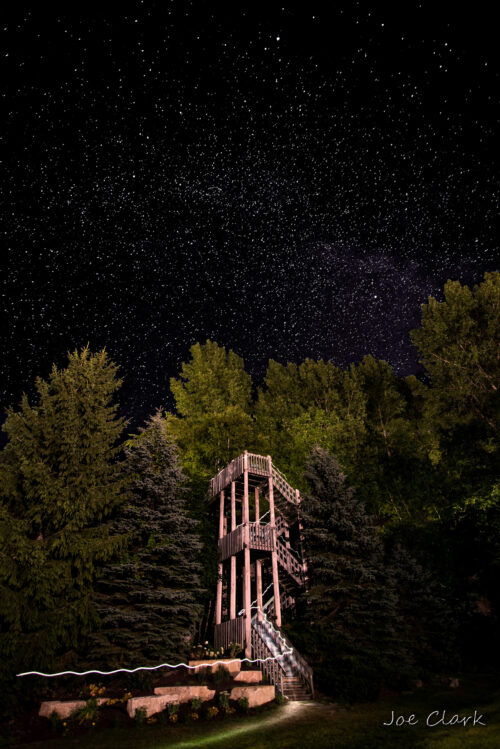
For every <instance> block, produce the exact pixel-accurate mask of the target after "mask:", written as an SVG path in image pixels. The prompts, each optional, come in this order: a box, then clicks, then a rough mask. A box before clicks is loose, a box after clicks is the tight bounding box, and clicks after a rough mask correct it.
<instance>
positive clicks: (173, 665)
mask: <svg viewBox="0 0 500 749" xmlns="http://www.w3.org/2000/svg"><path fill="white" fill-rule="evenodd" d="M269 587H271V586H268V588H266V591H267V590H268V589H269ZM251 608H252V609H258V606H252V607H251ZM242 611H244V609H243V610H242ZM240 614H241V612H240ZM262 615H263V617H264V619H265V620H266V623H267V624H268V625H269V626H270V627H271V628H272V630H273V632H274V633H275V634H276V635H277V636H278V638H279V639H280V640H281V642H282V643H283V645H284V647H285V648H286V650H285V651H284V652H283V653H280V654H279V655H273V656H268V657H267V658H232V659H230V660H228V659H224V660H218V661H210V662H209V663H197V664H196V666H190V665H189V664H188V663H160V664H159V665H158V666H137V668H115V669H113V670H112V671H100V670H99V669H89V670H88V671H58V672H57V673H54V674H48V673H45V672H43V671H23V672H22V673H20V674H16V676H18V677H21V676H44V677H46V678H48V679H52V678H55V677H56V676H89V675H90V674H98V675H99V676H111V675H113V674H135V673H137V671H157V670H158V669H160V668H188V669H190V670H194V669H197V668H203V667H206V666H209V667H213V666H217V665H222V666H227V665H228V664H229V663H267V662H268V661H278V660H280V659H281V658H284V657H285V656H286V655H290V654H291V653H293V648H291V647H289V646H288V645H287V643H286V642H285V640H284V638H283V636H282V634H281V632H279V631H278V630H277V629H275V627H274V625H273V624H272V622H270V621H269V619H268V618H267V616H266V614H265V612H262Z"/></svg>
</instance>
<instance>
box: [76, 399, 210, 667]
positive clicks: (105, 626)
mask: <svg viewBox="0 0 500 749" xmlns="http://www.w3.org/2000/svg"><path fill="white" fill-rule="evenodd" d="M126 470H127V473H128V474H129V475H130V477H131V479H132V498H131V500H130V501H129V502H127V503H126V504H125V505H123V506H122V507H121V508H120V511H119V514H118V516H117V518H116V519H115V521H114V524H113V527H114V531H115V533H116V534H117V535H126V536H127V538H128V544H127V547H126V549H125V550H124V553H123V554H122V556H121V559H119V560H116V562H114V563H113V564H111V565H107V566H105V567H103V568H102V569H101V570H100V574H99V579H98V581H97V585H96V587H95V594H94V602H95V606H96V609H97V612H98V613H99V616H100V620H101V622H100V627H99V629H98V631H97V632H96V633H95V634H93V636H92V637H91V640H90V648H89V658H90V659H91V661H92V662H93V663H94V664H96V665H97V664H100V667H102V664H106V665H107V666H109V667H116V666H118V665H127V666H136V665H139V664H145V663H147V664H150V663H160V662H164V661H165V660H168V659H173V660H174V661H175V660H176V659H177V660H178V659H179V658H180V657H181V656H184V655H185V653H186V649H187V643H188V642H190V640H191V638H192V636H193V634H194V631H195V628H196V625H197V622H198V620H199V618H200V615H201V606H200V599H201V590H200V581H199V577H200V572H201V562H200V559H199V556H200V548H201V542H200V539H199V536H198V525H199V523H198V521H196V520H194V519H192V518H191V517H190V515H189V512H188V510H187V498H186V490H185V488H183V486H182V484H183V483H184V481H185V477H184V476H183V474H182V471H181V469H180V467H179V462H178V457H177V449H176V447H175V445H174V444H173V443H172V442H171V441H170V440H169V439H168V437H167V434H166V427H165V420H164V419H163V416H162V414H161V411H158V412H157V413H156V414H155V415H154V416H153V417H152V418H151V419H150V420H149V421H148V423H147V425H146V428H145V429H143V430H142V431H141V432H140V433H139V435H138V436H137V437H135V438H133V439H132V440H131V441H130V442H129V447H128V449H127V463H126Z"/></svg>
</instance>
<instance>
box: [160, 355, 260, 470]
mask: <svg viewBox="0 0 500 749" xmlns="http://www.w3.org/2000/svg"><path fill="white" fill-rule="evenodd" d="M170 386H171V390H172V393H173V394H174V397H175V404H176V410H177V415H176V416H173V415H169V416H168V418H167V424H168V430H169V433H170V434H171V435H172V436H173V438H174V439H175V441H176V442H177V444H178V446H179V450H180V452H181V455H182V463H183V467H184V469H185V471H186V472H187V473H188V475H189V476H190V477H197V478H198V479H199V480H204V481H206V480H207V479H208V478H210V477H211V476H212V475H213V474H214V473H217V472H218V471H219V470H220V469H221V468H222V467H223V466H224V465H225V464H226V463H228V462H229V461H230V460H232V459H233V458H234V457H235V456H237V455H239V454H240V453H241V452H243V450H245V449H248V448H249V445H251V443H252V440H253V422H252V417H251V408H250V404H251V389H252V382H251V378H250V376H249V375H248V374H247V373H246V372H245V369H244V363H243V359H241V358H240V357H239V356H238V355H237V354H235V353H234V352H233V351H231V350H230V351H226V349H225V348H224V347H222V346H218V345H217V344H216V343H213V342H212V341H207V342H206V343H205V344H204V345H202V344H199V343H196V344H195V345H194V346H192V348H191V360H190V361H189V362H184V363H183V365H182V368H181V372H180V377H179V378H178V379H175V378H172V380H171V383H170Z"/></svg>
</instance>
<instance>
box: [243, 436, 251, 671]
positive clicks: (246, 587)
mask: <svg viewBox="0 0 500 749" xmlns="http://www.w3.org/2000/svg"><path fill="white" fill-rule="evenodd" d="M249 521H250V511H249V505H248V453H247V451H246V450H245V454H244V462H243V524H244V528H245V543H244V551H243V555H244V569H243V608H244V609H245V656H246V658H251V657H252V612H251V606H252V591H251V578H250V526H249Z"/></svg>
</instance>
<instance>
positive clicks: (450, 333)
mask: <svg viewBox="0 0 500 749" xmlns="http://www.w3.org/2000/svg"><path fill="white" fill-rule="evenodd" d="M444 295H445V300H444V301H443V302H438V301H436V299H433V298H432V297H430V298H429V302H428V304H424V305H422V325H421V327H420V328H419V329H417V330H413V331H412V333H411V337H412V340H413V342H414V343H415V345H416V346H417V347H418V349H419V352H420V355H421V361H422V363H423V364H424V365H425V367H426V369H427V371H428V372H429V375H430V383H431V387H430V388H429V389H428V392H427V398H426V402H425V408H426V412H427V414H426V418H427V421H428V422H431V423H433V425H434V429H435V431H436V433H437V434H438V435H439V438H440V443H439V446H438V447H439V449H438V450H436V454H437V456H438V458H439V461H440V462H441V466H442V476H443V482H442V489H441V491H442V493H443V495H444V496H445V498H446V504H447V506H448V508H449V509H450V510H451V511H452V512H456V511H457V510H458V511H462V510H463V508H464V506H465V505H466V504H467V502H468V501H469V499H471V500H473V501H474V503H475V504H477V503H478V502H480V498H481V496H485V497H489V496H490V493H491V487H492V485H493V484H494V483H495V481H496V480H497V478H498V475H499V469H500V459H499V456H500V441H499V426H500V359H499V356H498V341H499V340H500V273H486V274H485V277H484V281H483V282H482V283H481V284H479V285H477V286H475V287H474V289H472V290H471V289H469V288H468V287H467V286H462V285H461V284H460V283H459V282H458V281H448V282H447V283H446V284H445V287H444ZM487 505H488V500H486V503H485V507H487Z"/></svg>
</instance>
